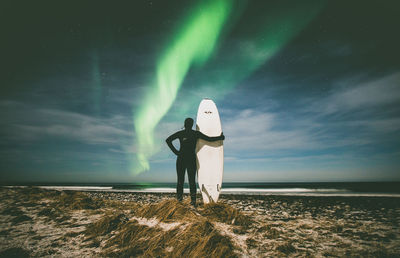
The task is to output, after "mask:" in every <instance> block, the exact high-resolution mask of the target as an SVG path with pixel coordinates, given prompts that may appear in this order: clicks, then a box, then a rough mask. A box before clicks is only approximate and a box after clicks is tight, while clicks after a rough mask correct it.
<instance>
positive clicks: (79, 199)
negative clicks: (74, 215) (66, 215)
mask: <svg viewBox="0 0 400 258" xmlns="http://www.w3.org/2000/svg"><path fill="white" fill-rule="evenodd" d="M53 206H54V207H57V208H68V209H71V210H82V209H98V208H100V207H101V202H100V201H99V200H94V199H91V198H89V197H88V196H87V195H86V194H84V193H81V192H74V191H63V192H61V194H60V196H59V198H57V201H56V202H54V203H53Z"/></svg>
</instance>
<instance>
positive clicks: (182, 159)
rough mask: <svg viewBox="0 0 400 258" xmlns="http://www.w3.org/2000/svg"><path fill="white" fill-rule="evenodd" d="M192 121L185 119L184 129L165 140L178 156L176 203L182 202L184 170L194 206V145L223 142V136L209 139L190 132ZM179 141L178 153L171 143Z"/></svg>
mask: <svg viewBox="0 0 400 258" xmlns="http://www.w3.org/2000/svg"><path fill="white" fill-rule="evenodd" d="M192 127H193V119H192V118H186V119H185V129H184V130H182V131H179V132H176V133H174V134H173V135H171V136H169V137H168V138H167V140H166V142H167V144H168V147H169V148H170V149H171V151H172V152H173V153H175V155H177V156H178V158H177V159H176V173H177V176H178V183H177V185H176V197H177V199H178V201H182V197H183V183H184V182H185V170H187V172H188V178H189V187H190V197H191V203H192V205H193V206H194V207H195V206H196V171H197V166H196V143H197V140H198V139H203V140H206V141H210V142H213V141H219V140H225V136H224V134H223V133H221V135H220V136H216V137H209V136H207V135H205V134H203V133H201V132H199V131H195V130H192ZM175 139H179V143H180V149H179V151H178V150H177V149H176V148H175V146H174V145H173V144H172V141H174V140H175Z"/></svg>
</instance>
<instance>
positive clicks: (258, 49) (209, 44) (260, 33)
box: [132, 0, 324, 174]
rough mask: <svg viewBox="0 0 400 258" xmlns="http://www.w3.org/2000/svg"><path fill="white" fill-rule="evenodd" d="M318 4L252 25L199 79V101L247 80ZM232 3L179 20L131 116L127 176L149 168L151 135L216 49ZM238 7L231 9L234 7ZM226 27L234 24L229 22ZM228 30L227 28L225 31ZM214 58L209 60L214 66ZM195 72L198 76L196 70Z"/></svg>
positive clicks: (190, 101)
mask: <svg viewBox="0 0 400 258" xmlns="http://www.w3.org/2000/svg"><path fill="white" fill-rule="evenodd" d="M323 5H324V4H323V1H319V2H318V3H315V2H314V3H312V4H304V3H303V4H294V6H293V8H290V9H284V10H283V9H282V10H274V11H273V12H271V13H269V14H268V15H267V16H266V17H265V19H264V20H263V21H261V22H259V21H257V22H258V23H257V24H255V28H256V29H254V28H253V29H252V30H251V32H250V33H248V35H247V41H246V43H244V44H242V45H241V46H239V47H240V48H239V49H237V51H233V52H232V53H231V55H229V57H228V59H226V57H225V60H226V61H225V62H224V69H215V72H213V73H211V74H207V76H203V77H204V78H206V79H205V80H204V81H202V82H200V85H196V87H201V88H202V91H203V92H204V96H207V97H211V98H214V99H218V98H219V97H221V96H223V95H224V94H226V93H228V92H229V91H230V90H232V89H233V87H235V86H236V85H237V84H238V83H239V82H240V81H242V80H243V79H245V78H246V77H248V76H249V75H250V74H252V73H253V72H254V71H256V70H257V68H259V67H260V66H261V65H263V64H265V63H266V62H267V61H268V60H269V59H270V58H271V57H272V56H273V55H274V54H276V53H277V52H278V51H279V50H280V49H281V48H282V47H284V46H285V44H287V43H288V42H289V41H290V40H291V39H292V38H293V37H295V36H296V35H297V34H298V33H300V32H301V30H302V29H303V28H304V27H305V26H306V25H307V24H308V23H309V22H310V21H312V19H313V18H314V17H315V16H316V15H317V14H318V13H319V12H320V10H321V9H322V7H323ZM234 6H235V5H234V3H233V2H232V1H230V0H218V1H209V2H203V4H201V5H198V6H197V7H196V8H195V9H193V11H192V13H191V14H190V15H189V16H188V18H187V19H186V20H184V22H183V23H181V24H182V27H180V28H179V30H178V31H177V33H176V34H175V36H174V37H173V39H172V40H171V42H170V44H169V45H168V46H167V47H166V48H165V51H164V53H163V55H162V56H161V58H160V59H159V60H158V62H157V65H156V78H157V80H156V82H155V83H154V85H153V87H149V89H148V91H147V93H146V95H145V98H144V101H143V104H142V106H141V107H140V108H139V111H138V112H136V113H134V125H135V131H136V138H137V146H138V147H137V161H136V162H135V163H134V164H135V165H134V166H132V172H133V173H134V174H138V173H140V172H143V171H146V170H149V169H150V164H149V158H150V157H151V156H152V155H153V154H155V153H156V152H157V151H158V150H159V149H160V146H161V143H159V144H156V143H155V142H156V141H155V139H154V130H155V128H156V126H157V125H158V123H159V122H160V120H161V119H162V118H163V117H164V116H165V115H166V113H167V112H168V110H169V109H170V108H171V106H172V104H173V103H174V101H175V99H176V96H177V94H178V91H179V89H180V87H181V85H182V83H183V81H184V79H185V76H186V75H187V73H188V71H189V69H190V68H191V67H192V66H196V67H200V66H203V65H204V64H205V62H206V61H207V60H209V58H210V56H211V54H212V53H213V51H214V50H215V48H216V45H217V43H218V40H219V39H220V36H221V32H222V31H223V28H224V26H225V27H228V26H227V22H228V21H229V18H230V17H229V16H230V15H231V14H232V11H233V10H232V9H233V8H234ZM238 6H239V5H237V7H238ZM231 20H232V22H233V20H234V19H231ZM231 27H232V26H231ZM215 60H218V55H216V58H214V64H213V62H211V64H210V66H216V67H218V64H216V63H215ZM195 72H200V73H201V72H202V70H201V69H197V70H196V71H195ZM197 104H198V97H194V96H192V97H189V98H187V99H185V103H183V108H181V110H179V111H178V112H179V113H180V114H181V113H185V112H187V110H189V109H190V110H193V107H197Z"/></svg>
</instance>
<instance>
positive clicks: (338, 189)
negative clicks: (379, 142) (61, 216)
mask: <svg viewBox="0 0 400 258" xmlns="http://www.w3.org/2000/svg"><path fill="white" fill-rule="evenodd" d="M3 186H7V187H15V186H18V187H23V186H36V187H40V188H45V189H57V190H77V191H107V192H147V193H157V192H158V193H174V192H175V187H176V183H30V184H7V185H3ZM184 187H185V189H184V191H185V192H186V193H188V192H189V189H188V185H187V183H185V186H184ZM197 191H198V192H199V189H197ZM221 194H245V195H297V196H377V197H378V196H382V197H400V182H318V183H314V182H301V183H299V182H296V183H266V182H227V183H223V185H222V192H221Z"/></svg>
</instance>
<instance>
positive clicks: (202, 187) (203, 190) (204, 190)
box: [201, 184, 214, 202]
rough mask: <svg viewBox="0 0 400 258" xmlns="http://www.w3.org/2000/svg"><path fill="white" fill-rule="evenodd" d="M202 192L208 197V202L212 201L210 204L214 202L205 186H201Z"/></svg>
mask: <svg viewBox="0 0 400 258" xmlns="http://www.w3.org/2000/svg"><path fill="white" fill-rule="evenodd" d="M201 191H202V192H203V193H205V194H206V195H207V197H208V200H210V202H214V200H213V198H212V197H211V195H210V194H209V193H208V191H207V189H206V188H205V187H204V184H202V185H201Z"/></svg>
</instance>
